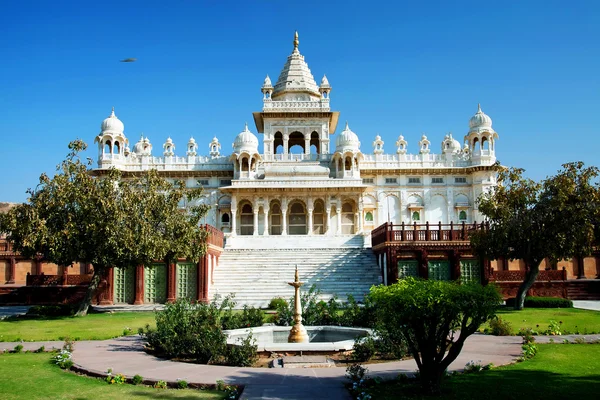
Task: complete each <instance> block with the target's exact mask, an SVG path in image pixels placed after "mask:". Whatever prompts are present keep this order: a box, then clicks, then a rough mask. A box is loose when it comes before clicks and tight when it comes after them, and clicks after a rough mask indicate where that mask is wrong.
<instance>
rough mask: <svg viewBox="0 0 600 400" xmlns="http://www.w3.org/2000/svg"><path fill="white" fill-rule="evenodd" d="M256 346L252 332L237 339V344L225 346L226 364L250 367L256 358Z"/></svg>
mask: <svg viewBox="0 0 600 400" xmlns="http://www.w3.org/2000/svg"><path fill="white" fill-rule="evenodd" d="M257 350H258V346H257V345H256V339H255V338H254V336H253V335H252V332H250V333H249V334H248V336H246V337H245V338H240V339H238V345H237V346H233V345H230V346H227V352H226V353H225V359H226V363H227V365H233V366H237V367H251V366H252V365H254V363H255V362H256V361H257V360H258V353H257Z"/></svg>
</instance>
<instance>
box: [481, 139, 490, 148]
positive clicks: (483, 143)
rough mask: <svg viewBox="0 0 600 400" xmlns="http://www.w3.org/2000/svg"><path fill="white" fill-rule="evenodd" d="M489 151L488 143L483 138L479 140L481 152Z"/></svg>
mask: <svg viewBox="0 0 600 400" xmlns="http://www.w3.org/2000/svg"><path fill="white" fill-rule="evenodd" d="M489 149H490V142H489V141H488V139H487V138H486V137H485V136H484V137H483V138H481V150H489Z"/></svg>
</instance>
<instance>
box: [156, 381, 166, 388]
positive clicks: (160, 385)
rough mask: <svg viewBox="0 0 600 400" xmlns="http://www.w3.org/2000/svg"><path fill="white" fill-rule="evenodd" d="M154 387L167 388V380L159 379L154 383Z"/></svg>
mask: <svg viewBox="0 0 600 400" xmlns="http://www.w3.org/2000/svg"><path fill="white" fill-rule="evenodd" d="M153 387H154V389H166V388H167V382H165V381H157V382H156V383H155V384H154V386H153Z"/></svg>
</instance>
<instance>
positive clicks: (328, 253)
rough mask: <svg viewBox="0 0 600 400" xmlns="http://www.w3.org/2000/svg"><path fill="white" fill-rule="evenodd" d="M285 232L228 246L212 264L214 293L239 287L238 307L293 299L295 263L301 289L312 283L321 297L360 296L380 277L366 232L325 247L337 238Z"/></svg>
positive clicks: (357, 298)
mask: <svg viewBox="0 0 600 400" xmlns="http://www.w3.org/2000/svg"><path fill="white" fill-rule="evenodd" d="M273 238H275V239H280V238H282V237H281V236H280V237H275V236H274V237H273ZM283 238H284V240H270V241H269V240H265V238H261V239H262V241H258V240H256V241H255V242H250V243H248V242H247V246H248V248H245V249H242V248H235V247H234V248H232V247H230V246H226V248H225V250H224V251H223V253H222V254H221V256H220V258H219V265H218V266H217V267H216V268H215V269H214V276H213V281H214V284H213V285H211V287H210V293H209V294H210V296H211V298H212V297H214V295H215V294H219V295H226V294H229V293H235V301H236V302H237V303H238V304H237V306H238V307H242V306H243V305H244V304H248V305H253V306H256V307H266V306H267V305H268V303H269V301H270V300H271V299H272V298H273V297H283V298H285V299H289V298H290V297H291V296H292V295H293V288H292V287H291V286H289V285H288V284H287V282H291V281H293V280H294V270H295V267H296V265H297V266H298V271H299V274H300V280H301V281H303V282H305V285H304V286H303V287H302V290H303V291H304V290H308V289H309V288H310V287H311V286H312V285H313V284H314V285H316V287H317V288H318V289H320V291H321V297H322V298H323V299H329V298H331V297H333V296H334V295H337V296H338V298H340V300H344V299H345V298H346V295H348V294H352V295H353V296H354V298H355V299H356V300H358V301H362V300H363V297H364V295H365V294H366V293H367V292H368V291H369V288H370V287H371V286H372V285H377V284H379V283H380V282H381V279H380V276H381V274H380V269H379V267H378V266H377V261H376V259H375V255H374V254H373V252H372V251H371V249H370V248H364V247H363V245H364V241H363V238H362V236H353V237H346V238H344V240H343V241H341V242H343V244H342V245H340V243H337V244H338V246H337V247H327V246H326V245H330V244H332V243H333V242H334V240H321V237H319V238H318V239H316V238H314V237H312V238H310V237H306V236H302V237H300V236H287V237H283ZM323 238H324V237H323ZM253 239H256V238H253ZM327 239H330V238H327ZM338 239H339V237H338ZM319 240H320V242H319ZM288 241H289V242H288ZM259 242H262V243H263V244H262V245H261V244H259ZM311 246H312V247H311ZM261 247H262V248H261ZM265 247H270V248H265Z"/></svg>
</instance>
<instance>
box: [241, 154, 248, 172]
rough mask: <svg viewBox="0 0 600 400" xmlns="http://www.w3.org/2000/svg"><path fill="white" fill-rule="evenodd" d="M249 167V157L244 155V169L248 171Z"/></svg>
mask: <svg viewBox="0 0 600 400" xmlns="http://www.w3.org/2000/svg"><path fill="white" fill-rule="evenodd" d="M248 169H249V165H248V157H244V158H242V171H243V172H248Z"/></svg>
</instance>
